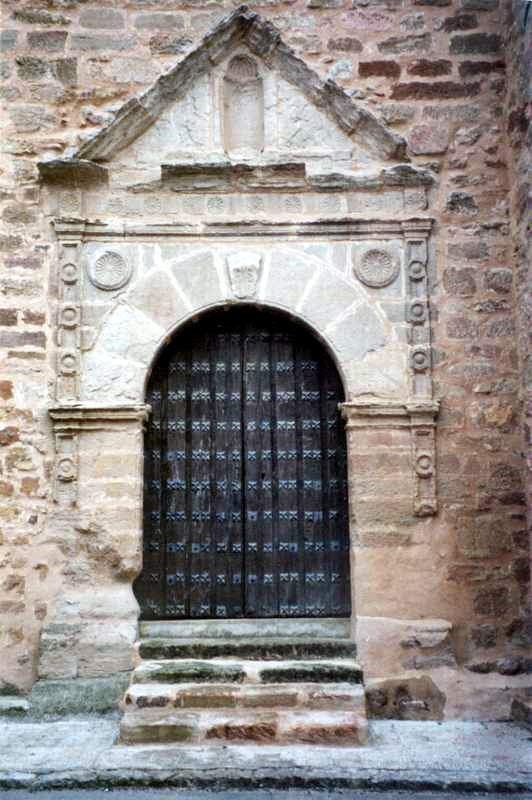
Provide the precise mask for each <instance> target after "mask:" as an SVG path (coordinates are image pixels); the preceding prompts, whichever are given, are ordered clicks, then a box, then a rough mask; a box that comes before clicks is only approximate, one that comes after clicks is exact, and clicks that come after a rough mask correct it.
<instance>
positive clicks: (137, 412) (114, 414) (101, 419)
mask: <svg viewBox="0 0 532 800" xmlns="http://www.w3.org/2000/svg"><path fill="white" fill-rule="evenodd" d="M150 411H151V407H150V406H149V405H147V404H145V403H136V404H131V405H126V404H124V405H108V406H101V405H98V406H96V405H60V406H52V407H50V408H49V409H48V414H49V416H50V419H51V420H52V423H53V426H54V430H55V431H56V432H59V431H76V430H87V429H92V430H98V429H101V428H107V427H108V426H109V425H113V424H115V423H124V422H134V423H144V422H145V421H146V420H147V419H148V416H149V413H150Z"/></svg>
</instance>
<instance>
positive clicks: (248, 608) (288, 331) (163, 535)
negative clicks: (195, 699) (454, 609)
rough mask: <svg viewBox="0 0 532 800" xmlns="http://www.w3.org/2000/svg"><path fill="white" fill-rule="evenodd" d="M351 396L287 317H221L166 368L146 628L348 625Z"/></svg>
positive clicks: (149, 458) (165, 357)
mask: <svg viewBox="0 0 532 800" xmlns="http://www.w3.org/2000/svg"><path fill="white" fill-rule="evenodd" d="M341 400H342V388H341V384H340V380H339V377H338V374H337V371H336V368H335V366H334V364H333V362H332V360H331V358H330V356H329V355H328V354H327V353H326V351H325V350H324V348H323V347H322V346H321V345H320V344H319V343H318V342H317V341H316V340H315V339H314V337H313V336H312V335H311V334H310V333H308V332H307V330H306V329H304V328H302V327H301V326H298V325H296V324H295V323H293V322H291V321H289V320H287V318H286V317H284V316H282V315H278V314H275V313H273V312H265V311H260V312H259V311H258V310H257V309H248V308H240V309H232V310H223V311H217V312H215V313H212V314H210V315H208V316H206V317H205V318H204V319H203V320H202V321H200V322H196V323H192V324H190V325H189V326H187V328H186V329H185V330H183V331H182V333H181V334H180V336H179V337H178V338H177V339H176V341H175V342H172V343H171V344H170V345H169V346H168V348H167V349H166V350H165V351H164V353H163V354H162V355H161V357H160V359H159V361H158V363H157V365H156V368H155V369H154V372H153V375H152V377H151V380H150V384H149V389H148V401H149V402H150V403H151V404H152V407H153V414H152V417H151V420H150V423H149V425H148V428H147V431H146V437H145V500H144V531H145V533H144V566H143V571H142V574H141V575H140V576H139V579H138V580H137V582H136V586H135V591H136V594H137V597H138V599H139V602H140V605H141V609H142V616H143V618H144V619H179V618H197V617H222V618H224V617H242V616H248V617H278V616H281V617H282V616H292V617H308V616H347V615H348V614H349V612H350V590H349V537H348V515H347V479H346V472H347V470H346V444H345V434H344V431H343V427H342V424H341V422H340V417H339V412H338V408H337V405H338V402H339V401H341Z"/></svg>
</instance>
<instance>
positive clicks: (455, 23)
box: [443, 14, 478, 33]
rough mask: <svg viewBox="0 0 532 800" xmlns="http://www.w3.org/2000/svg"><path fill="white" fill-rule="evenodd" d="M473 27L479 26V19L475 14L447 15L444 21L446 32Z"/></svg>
mask: <svg viewBox="0 0 532 800" xmlns="http://www.w3.org/2000/svg"><path fill="white" fill-rule="evenodd" d="M472 28H478V19H477V17H476V16H475V15H474V14H457V15H456V16H455V17H447V19H446V20H445V21H444V23H443V30H444V31H445V33H452V32H453V31H469V30H471V29H472Z"/></svg>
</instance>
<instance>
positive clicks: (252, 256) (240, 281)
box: [226, 252, 262, 300]
mask: <svg viewBox="0 0 532 800" xmlns="http://www.w3.org/2000/svg"><path fill="white" fill-rule="evenodd" d="M226 263H227V272H228V274H229V282H230V284H231V290H232V292H233V294H234V296H235V297H237V298H238V299H239V300H243V299H245V298H251V297H255V295H256V293H257V286H258V282H259V277H260V273H261V269H262V256H260V255H259V254H258V253H250V252H242V253H231V254H230V255H228V256H227V257H226Z"/></svg>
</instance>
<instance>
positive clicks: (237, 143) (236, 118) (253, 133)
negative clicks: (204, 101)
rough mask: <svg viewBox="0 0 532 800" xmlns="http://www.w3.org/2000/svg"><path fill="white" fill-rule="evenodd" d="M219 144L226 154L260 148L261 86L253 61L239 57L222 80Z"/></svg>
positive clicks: (228, 68) (262, 118) (262, 120)
mask: <svg viewBox="0 0 532 800" xmlns="http://www.w3.org/2000/svg"><path fill="white" fill-rule="evenodd" d="M222 117H223V143H224V150H225V152H226V153H228V154H229V155H236V154H238V155H240V154H242V155H245V154H247V153H249V154H250V155H253V154H258V153H260V152H261V151H262V150H263V148H264V86H263V81H262V78H261V76H260V74H259V69H258V65H257V62H256V61H255V59H253V58H251V57H250V56H247V55H244V54H240V55H237V56H234V58H232V59H231V61H230V62H229V64H228V67H227V70H226V73H225V75H224V78H223V106H222Z"/></svg>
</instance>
